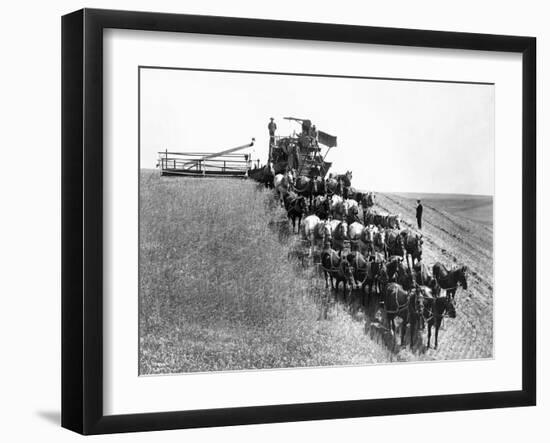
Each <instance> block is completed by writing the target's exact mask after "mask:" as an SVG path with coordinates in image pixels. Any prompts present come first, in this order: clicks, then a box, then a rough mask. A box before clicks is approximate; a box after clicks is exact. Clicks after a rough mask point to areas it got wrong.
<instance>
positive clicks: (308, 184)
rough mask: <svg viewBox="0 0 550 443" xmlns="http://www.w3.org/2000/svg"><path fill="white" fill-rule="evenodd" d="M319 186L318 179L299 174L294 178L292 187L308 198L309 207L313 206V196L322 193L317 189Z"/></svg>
mask: <svg viewBox="0 0 550 443" xmlns="http://www.w3.org/2000/svg"><path fill="white" fill-rule="evenodd" d="M320 186H321V185H320V181H319V180H315V179H313V178H309V177H306V176H304V175H301V176H299V177H298V178H297V179H296V184H295V185H294V189H295V191H296V192H297V193H298V194H299V195H303V196H304V197H306V198H308V199H309V206H310V207H311V206H313V198H314V197H315V196H317V195H320V194H322V192H320V190H319V188H320Z"/></svg>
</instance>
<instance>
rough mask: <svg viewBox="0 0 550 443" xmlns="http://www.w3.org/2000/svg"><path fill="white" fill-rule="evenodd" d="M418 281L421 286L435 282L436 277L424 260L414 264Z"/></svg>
mask: <svg viewBox="0 0 550 443" xmlns="http://www.w3.org/2000/svg"><path fill="white" fill-rule="evenodd" d="M413 271H414V275H415V280H416V283H417V284H418V285H420V286H432V285H433V283H435V280H434V278H433V277H432V275H431V274H430V271H429V270H428V267H427V266H426V265H425V264H424V262H423V261H422V260H420V261H418V262H417V263H416V264H415V265H413Z"/></svg>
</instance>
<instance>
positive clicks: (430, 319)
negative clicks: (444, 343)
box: [423, 297, 456, 349]
mask: <svg viewBox="0 0 550 443" xmlns="http://www.w3.org/2000/svg"><path fill="white" fill-rule="evenodd" d="M444 315H447V316H448V317H449V318H456V309H455V305H454V302H453V301H452V300H451V299H450V298H448V297H436V298H432V299H430V298H425V299H424V311H423V317H424V320H425V321H426V322H427V323H428V348H429V347H430V339H431V337H432V326H434V325H435V345H434V349H437V336H438V335H439V328H440V327H441V321H442V320H443V316H444Z"/></svg>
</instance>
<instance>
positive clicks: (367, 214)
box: [363, 206, 376, 226]
mask: <svg viewBox="0 0 550 443" xmlns="http://www.w3.org/2000/svg"><path fill="white" fill-rule="evenodd" d="M375 215H376V211H375V210H374V209H372V208H365V207H364V206H363V223H364V225H365V226H367V225H376V223H374V216H375Z"/></svg>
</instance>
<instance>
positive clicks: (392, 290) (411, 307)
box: [384, 283, 424, 349]
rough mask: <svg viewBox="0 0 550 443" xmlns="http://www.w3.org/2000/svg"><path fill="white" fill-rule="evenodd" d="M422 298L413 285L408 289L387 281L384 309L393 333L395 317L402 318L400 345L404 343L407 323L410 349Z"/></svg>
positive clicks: (420, 312)
mask: <svg viewBox="0 0 550 443" xmlns="http://www.w3.org/2000/svg"><path fill="white" fill-rule="evenodd" d="M423 304H424V303H423V298H422V294H421V292H420V291H419V290H418V289H417V288H416V287H415V288H413V289H411V290H409V291H407V290H405V289H403V287H402V286H401V285H399V284H397V283H388V284H387V285H386V289H385V295H384V310H385V312H386V317H387V319H388V323H389V324H390V327H391V330H392V333H393V334H394V335H395V321H394V319H395V317H400V318H401V319H402V320H403V323H402V325H401V346H403V344H404V343H405V333H406V331H407V323H408V324H409V329H410V333H411V343H410V345H411V349H412V347H413V344H414V334H415V333H416V326H417V325H418V324H419V323H420V315H421V314H422V306H423Z"/></svg>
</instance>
